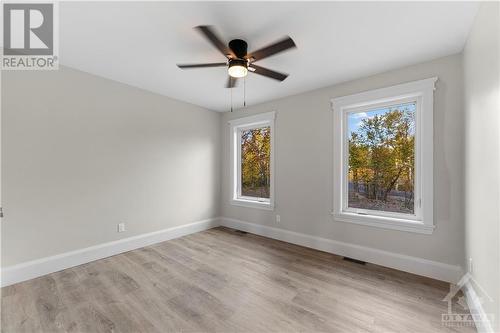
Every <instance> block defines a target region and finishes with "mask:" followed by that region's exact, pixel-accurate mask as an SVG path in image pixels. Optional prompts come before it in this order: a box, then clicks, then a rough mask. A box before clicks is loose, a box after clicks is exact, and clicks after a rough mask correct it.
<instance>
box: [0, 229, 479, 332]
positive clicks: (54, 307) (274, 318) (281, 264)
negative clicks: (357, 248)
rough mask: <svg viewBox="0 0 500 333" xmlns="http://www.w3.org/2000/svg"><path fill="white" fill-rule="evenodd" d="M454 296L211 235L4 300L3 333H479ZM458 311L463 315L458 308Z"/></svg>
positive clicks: (337, 260)
mask: <svg viewBox="0 0 500 333" xmlns="http://www.w3.org/2000/svg"><path fill="white" fill-rule="evenodd" d="M448 290H449V286H448V284H446V283H444V282H440V281H436V280H432V279H428V278H423V277H420V276H416V275H412V274H408V273H404V272H400V271H396V270H392V269H388V268H383V267H380V266H377V265H371V264H366V265H364V266H363V265H359V264H356V263H352V262H347V261H344V260H342V258H341V257H339V256H335V255H332V254H328V253H325V252H320V251H316V250H312V249H308V248H304V247H300V246H295V245H292V244H288V243H284V242H280V241H276V240H272V239H268V238H264V237H260V236H256V235H252V234H245V233H241V232H238V231H235V230H232V229H228V228H222V227H219V228H214V229H211V230H208V231H204V232H200V233H197V234H192V235H189V236H186V237H182V238H178V239H174V240H170V241H167V242H163V243H160V244H156V245H153V246H149V247H145V248H142V249H138V250H134V251H130V252H127V253H123V254H120V255H116V256H113V257H109V258H106V259H102V260H98V261H94V262H91V263H88V264H85V265H81V266H78V267H74V268H71V269H66V270H64V271H60V272H57V273H53V274H50V275H46V276H43V277H40V278H37V279H33V280H30V281H26V282H22V283H18V284H16V285H12V286H9V287H5V288H3V289H2V312H1V319H2V322H1V325H2V326H1V327H2V331H3V332H180V331H182V332H215V331H217V332H454V331H460V332H472V331H475V330H474V329H473V328H470V327H469V328H467V327H462V328H447V327H444V326H442V325H441V314H442V313H446V311H447V304H446V302H442V301H441V300H442V299H443V298H444V296H445V295H446V294H447V292H448ZM455 307H458V306H455Z"/></svg>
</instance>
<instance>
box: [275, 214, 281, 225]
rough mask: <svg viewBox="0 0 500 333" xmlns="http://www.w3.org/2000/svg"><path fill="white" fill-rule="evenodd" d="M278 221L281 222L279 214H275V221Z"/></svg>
mask: <svg viewBox="0 0 500 333" xmlns="http://www.w3.org/2000/svg"><path fill="white" fill-rule="evenodd" d="M280 222H281V216H279V215H276V223H280Z"/></svg>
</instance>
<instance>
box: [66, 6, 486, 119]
mask: <svg viewBox="0 0 500 333" xmlns="http://www.w3.org/2000/svg"><path fill="white" fill-rule="evenodd" d="M477 7H478V5H477V3H470V2H469V3H467V2H418V3H409V2H385V3H381V2H316V3H305V2H252V3H244V2H217V3H210V2H185V3H179V2H105V3H103V2H81V3H78V2H61V3H60V29H59V30H60V61H61V63H62V64H63V65H67V66H70V67H74V68H77V69H80V70H83V71H86V72H89V73H92V74H96V75H100V76H103V77H106V78H109V79H112V80H116V81H119V82H123V83H127V84H130V85H132V86H136V87H140V88H143V89H147V90H150V91H153V92H157V93H160V94H163V95H166V96H169V97H173V98H176V99H179V100H183V101H186V102H190V103H193V104H197V105H200V106H203V107H206V108H208V109H212V110H217V111H227V110H228V109H229V105H230V89H225V88H224V84H225V81H226V77H227V73H226V70H225V68H224V67H221V68H207V69H193V70H189V71H187V70H186V71H183V70H180V69H178V68H177V66H176V63H198V62H221V61H224V58H223V57H222V56H221V55H220V54H219V53H218V51H217V50H216V49H214V47H213V46H212V45H210V44H209V43H208V42H207V41H205V40H204V39H203V38H202V37H201V36H200V35H199V34H198V33H197V32H196V31H194V30H193V29H192V28H193V27H194V26H197V25H214V26H215V27H216V29H217V31H218V33H219V34H220V36H221V37H222V38H224V39H225V40H226V41H229V40H231V39H234V38H241V39H244V40H246V41H247V42H248V44H249V50H250V51H251V50H255V49H257V48H260V47H262V46H265V45H267V44H269V43H271V42H274V41H275V40H277V39H279V38H281V37H283V36H285V35H290V36H291V37H292V38H293V39H294V40H295V43H296V44H297V47H298V48H297V49H295V50H292V51H289V52H285V53H281V54H278V55H276V56H273V57H270V58H268V59H264V60H262V61H261V62H259V63H258V64H259V65H261V66H265V67H268V68H271V69H275V70H278V71H283V72H286V73H289V74H290V76H289V77H288V78H287V79H286V80H285V81H284V82H281V83H280V82H278V81H274V80H271V79H268V78H265V77H261V76H259V75H255V74H249V76H248V77H247V81H246V94H247V104H249V105H252V104H256V103H261V102H264V101H268V100H272V99H276V98H280V97H284V96H288V95H293V94H297V93H300V92H304V91H308V90H312V89H316V88H319V87H324V86H328V85H332V84H335V83H338V82H342V81H347V80H351V79H355V78H358V77H363V76H367V75H371V74H375V73H379V72H383V71H386V70H390V69H394V68H398V67H402V66H406V65H410V64H414V63H419V62H422V61H426V60H430V59H435V58H439V57H442V56H446V55H449V54H454V53H458V52H460V51H461V50H462V48H463V46H464V43H465V40H466V38H467V35H468V32H469V30H470V27H471V25H472V21H473V19H474V16H475V14H476V11H477ZM240 83H242V82H240ZM233 100H234V102H233V103H234V105H235V107H239V106H241V105H242V102H243V85H242V84H240V85H239V86H238V87H237V88H236V89H233Z"/></svg>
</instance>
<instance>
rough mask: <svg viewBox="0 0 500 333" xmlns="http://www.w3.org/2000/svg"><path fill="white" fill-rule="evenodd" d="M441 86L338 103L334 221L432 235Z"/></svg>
mask: <svg viewBox="0 0 500 333" xmlns="http://www.w3.org/2000/svg"><path fill="white" fill-rule="evenodd" d="M436 80H437V78H431V79H427V80H421V81H416V82H410V83H405V84H401V85H398V86H393V87H389V88H383V89H378V90H373V91H368V92H363V93H360V94H356V95H350V96H344V97H340V98H335V99H333V100H332V106H333V111H334V128H335V140H334V203H333V211H332V214H333V216H334V219H335V220H336V221H340V222H350V223H357V224H363V225H370V226H376V227H382V228H390V229H397V230H404V231H414V232H420V233H432V231H433V229H434V223H433V158H432V154H433V142H432V136H433V125H432V119H433V90H434V84H435V81H436Z"/></svg>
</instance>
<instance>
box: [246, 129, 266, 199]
mask: <svg viewBox="0 0 500 333" xmlns="http://www.w3.org/2000/svg"><path fill="white" fill-rule="evenodd" d="M270 166H271V128H270V127H269V126H266V127H261V128H254V129H248V130H242V131H241V195H242V196H248V197H257V198H267V199H269V194H270V184H271V172H270Z"/></svg>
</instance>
